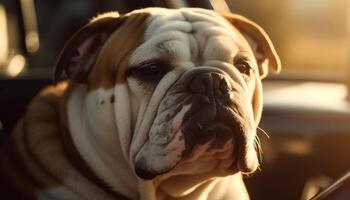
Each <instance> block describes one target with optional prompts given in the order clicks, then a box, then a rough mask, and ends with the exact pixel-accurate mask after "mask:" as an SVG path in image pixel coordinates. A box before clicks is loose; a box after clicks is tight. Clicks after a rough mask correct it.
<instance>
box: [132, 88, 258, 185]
mask: <svg viewBox="0 0 350 200" xmlns="http://www.w3.org/2000/svg"><path fill="white" fill-rule="evenodd" d="M175 96H176V97H175ZM175 96H174V95H169V96H167V97H166V98H165V100H163V103H162V104H161V106H160V108H159V112H158V115H157V117H156V119H155V121H154V124H153V125H152V128H151V130H150V134H149V138H148V140H147V141H146V143H145V144H144V145H143V147H142V148H141V150H140V151H139V152H138V154H136V156H135V157H134V167H135V172H136V174H137V175H138V176H139V177H140V178H142V179H153V178H154V177H156V176H157V175H160V174H164V173H167V172H169V171H170V170H172V169H173V168H175V167H176V166H177V165H178V164H179V163H181V162H195V161H196V160H197V159H200V158H202V157H214V158H215V159H217V160H220V161H224V162H225V163H226V164H225V165H226V166H224V167H225V168H226V170H228V171H232V172H234V171H238V170H240V171H243V172H246V173H250V172H253V171H255V169H256V168H257V161H254V162H255V163H253V164H252V163H250V162H249V160H252V159H251V158H248V159H247V155H248V154H250V155H252V153H249V152H247V151H250V148H252V147H250V144H248V143H249V141H247V136H248V135H249V134H252V133H250V131H251V124H250V121H249V120H248V118H247V117H246V113H245V112H244V109H243V106H244V105H240V102H245V101H240V100H239V99H240V98H239V96H236V97H235V98H234V99H235V100H234V101H233V100H232V99H233V98H230V97H229V96H232V94H227V95H225V96H227V98H226V97H223V96H221V97H220V98H218V97H217V96H214V95H213V96H211V97H208V96H204V95H198V94H194V95H188V94H187V95H185V94H176V95H175ZM184 96H185V97H186V98H183V97H184ZM169 102H172V103H169ZM174 104H175V105H174ZM253 149H254V147H253ZM254 153H255V150H254ZM254 156H255V155H254ZM253 160H254V159H253Z"/></svg>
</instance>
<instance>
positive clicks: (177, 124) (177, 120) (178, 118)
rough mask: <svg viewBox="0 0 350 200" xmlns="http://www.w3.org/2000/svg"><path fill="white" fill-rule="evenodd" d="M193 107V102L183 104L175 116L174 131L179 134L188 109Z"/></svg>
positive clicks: (172, 128) (172, 129)
mask: <svg viewBox="0 0 350 200" xmlns="http://www.w3.org/2000/svg"><path fill="white" fill-rule="evenodd" d="M191 107H192V104H190V105H185V106H183V107H182V109H181V110H180V112H179V113H178V114H177V115H176V116H175V118H174V121H173V124H172V126H171V132H172V133H176V134H177V133H178V132H179V129H180V128H181V125H182V123H183V119H184V116H185V114H186V113H187V111H189V110H190V109H191Z"/></svg>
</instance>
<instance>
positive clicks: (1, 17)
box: [0, 4, 8, 66]
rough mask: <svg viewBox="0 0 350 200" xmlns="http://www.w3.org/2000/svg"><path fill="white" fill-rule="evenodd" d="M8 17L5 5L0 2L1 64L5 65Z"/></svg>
mask: <svg viewBox="0 0 350 200" xmlns="http://www.w3.org/2000/svg"><path fill="white" fill-rule="evenodd" d="M7 34H8V32H7V17H6V11H5V8H4V6H3V5H1V4H0V41H1V42H0V66H1V65H4V64H5V62H6V60H7V56H8V37H7Z"/></svg>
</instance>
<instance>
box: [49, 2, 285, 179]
mask: <svg viewBox="0 0 350 200" xmlns="http://www.w3.org/2000/svg"><path fill="white" fill-rule="evenodd" d="M269 67H270V68H272V69H273V70H274V71H279V69H280V62H279V59H278V56H277V55H276V52H275V50H274V47H273V46H272V44H271V42H270V39H269V38H268V36H267V35H266V33H265V32H264V31H263V30H262V29H261V28H260V27H259V26H258V25H256V24H255V23H253V22H251V21H250V20H248V19H246V18H244V17H242V16H238V15H233V14H227V15H219V14H217V13H215V12H213V11H209V10H204V9H193V8H192V9H191V8H185V9H179V10H169V9H161V8H149V9H143V10H138V11H134V12H131V13H129V14H126V15H124V16H117V15H115V14H113V13H110V14H106V15H102V16H99V17H97V18H96V19H94V20H92V21H91V22H90V23H89V24H88V25H86V26H85V27H83V28H82V29H81V30H80V31H78V32H77V33H76V34H75V35H74V36H73V38H72V39H71V40H70V41H69V42H68V44H67V45H66V47H65V49H64V51H63V53H62V54H61V57H60V59H59V61H58V64H57V67H56V71H55V79H57V78H58V77H59V76H61V74H62V73H63V72H64V73H65V74H66V75H67V77H68V78H69V79H70V80H71V81H72V82H75V83H80V84H84V85H85V86H86V88H87V91H88V92H87V93H88V94H89V95H88V98H87V99H88V100H87V101H86V103H87V104H89V105H88V106H87V109H89V110H90V111H88V112H86V113H88V114H89V113H90V114H89V116H88V118H89V119H90V120H88V121H89V122H90V123H91V124H93V125H90V128H91V129H93V130H101V129H99V127H102V126H103V127H105V129H108V130H109V131H110V130H114V133H115V135H118V138H119V142H120V144H114V145H115V146H116V148H117V146H118V145H119V146H121V150H122V152H123V155H124V157H125V158H126V159H127V160H128V161H129V162H130V164H131V166H132V167H133V168H134V170H135V172H136V174H137V175H138V176H139V177H141V178H144V179H152V178H154V177H156V176H157V175H161V174H166V173H175V172H174V171H176V169H180V171H181V169H184V168H181V167H183V166H187V167H188V166H196V165H199V164H200V165H201V167H202V168H203V167H204V168H205V170H207V171H208V170H215V171H217V172H218V173H219V174H220V173H221V174H232V173H235V172H237V171H242V172H243V173H251V172H253V171H255V170H256V168H257V167H258V165H259V162H258V158H257V152H256V149H255V145H254V144H255V137H256V128H257V125H258V123H259V120H260V116H261V111H262V91H261V81H260V80H261V78H263V77H265V76H266V74H267V71H268V68H269ZM112 132H113V131H112ZM99 137H107V138H104V139H105V140H108V137H111V136H110V135H106V136H101V135H100V136H99ZM173 169H174V170H173ZM178 171H179V170H178ZM176 173H181V172H176Z"/></svg>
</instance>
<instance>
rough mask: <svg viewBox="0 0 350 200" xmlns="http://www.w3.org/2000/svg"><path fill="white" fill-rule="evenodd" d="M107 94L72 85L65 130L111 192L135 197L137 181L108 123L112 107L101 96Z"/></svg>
mask: <svg viewBox="0 0 350 200" xmlns="http://www.w3.org/2000/svg"><path fill="white" fill-rule="evenodd" d="M107 94H108V91H103V92H102V91H98V90H97V91H94V92H92V93H90V92H87V89H86V87H85V86H75V88H74V89H73V90H72V92H71V94H70V95H69V97H68V100H67V115H68V125H69V131H70V134H71V138H72V141H73V144H74V146H75V147H76V149H77V151H78V153H79V154H80V155H81V157H82V158H83V159H84V161H85V162H86V163H87V165H88V167H89V168H90V169H91V170H92V171H93V172H94V173H95V175H96V176H97V177H99V178H100V179H102V180H103V181H104V182H105V183H106V184H107V185H108V186H109V187H111V188H112V189H113V190H114V191H116V192H119V193H121V194H123V195H126V196H127V197H129V198H132V199H135V198H137V196H138V181H137V178H136V177H135V176H134V174H133V172H132V171H131V168H130V165H129V164H128V163H127V161H126V160H125V159H124V157H123V156H122V152H121V149H120V145H119V144H120V141H119V138H118V134H117V133H116V127H113V126H115V125H114V123H110V122H111V121H114V117H113V116H107V115H108V114H110V113H112V112H111V110H113V106H112V105H111V104H110V102H107V101H106V99H104V98H103V97H101V95H102V96H103V95H107ZM99 98H100V99H99ZM96 101H99V102H98V103H95V102H96ZM103 101H104V103H102V102H103ZM97 106H99V107H97ZM94 107H95V108H94ZM108 111H109V112H108ZM100 115H106V116H105V117H104V118H102V119H104V121H101V120H99V121H96V119H99V118H98V117H100ZM100 119H101V118H100ZM92 122H93V123H92Z"/></svg>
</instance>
